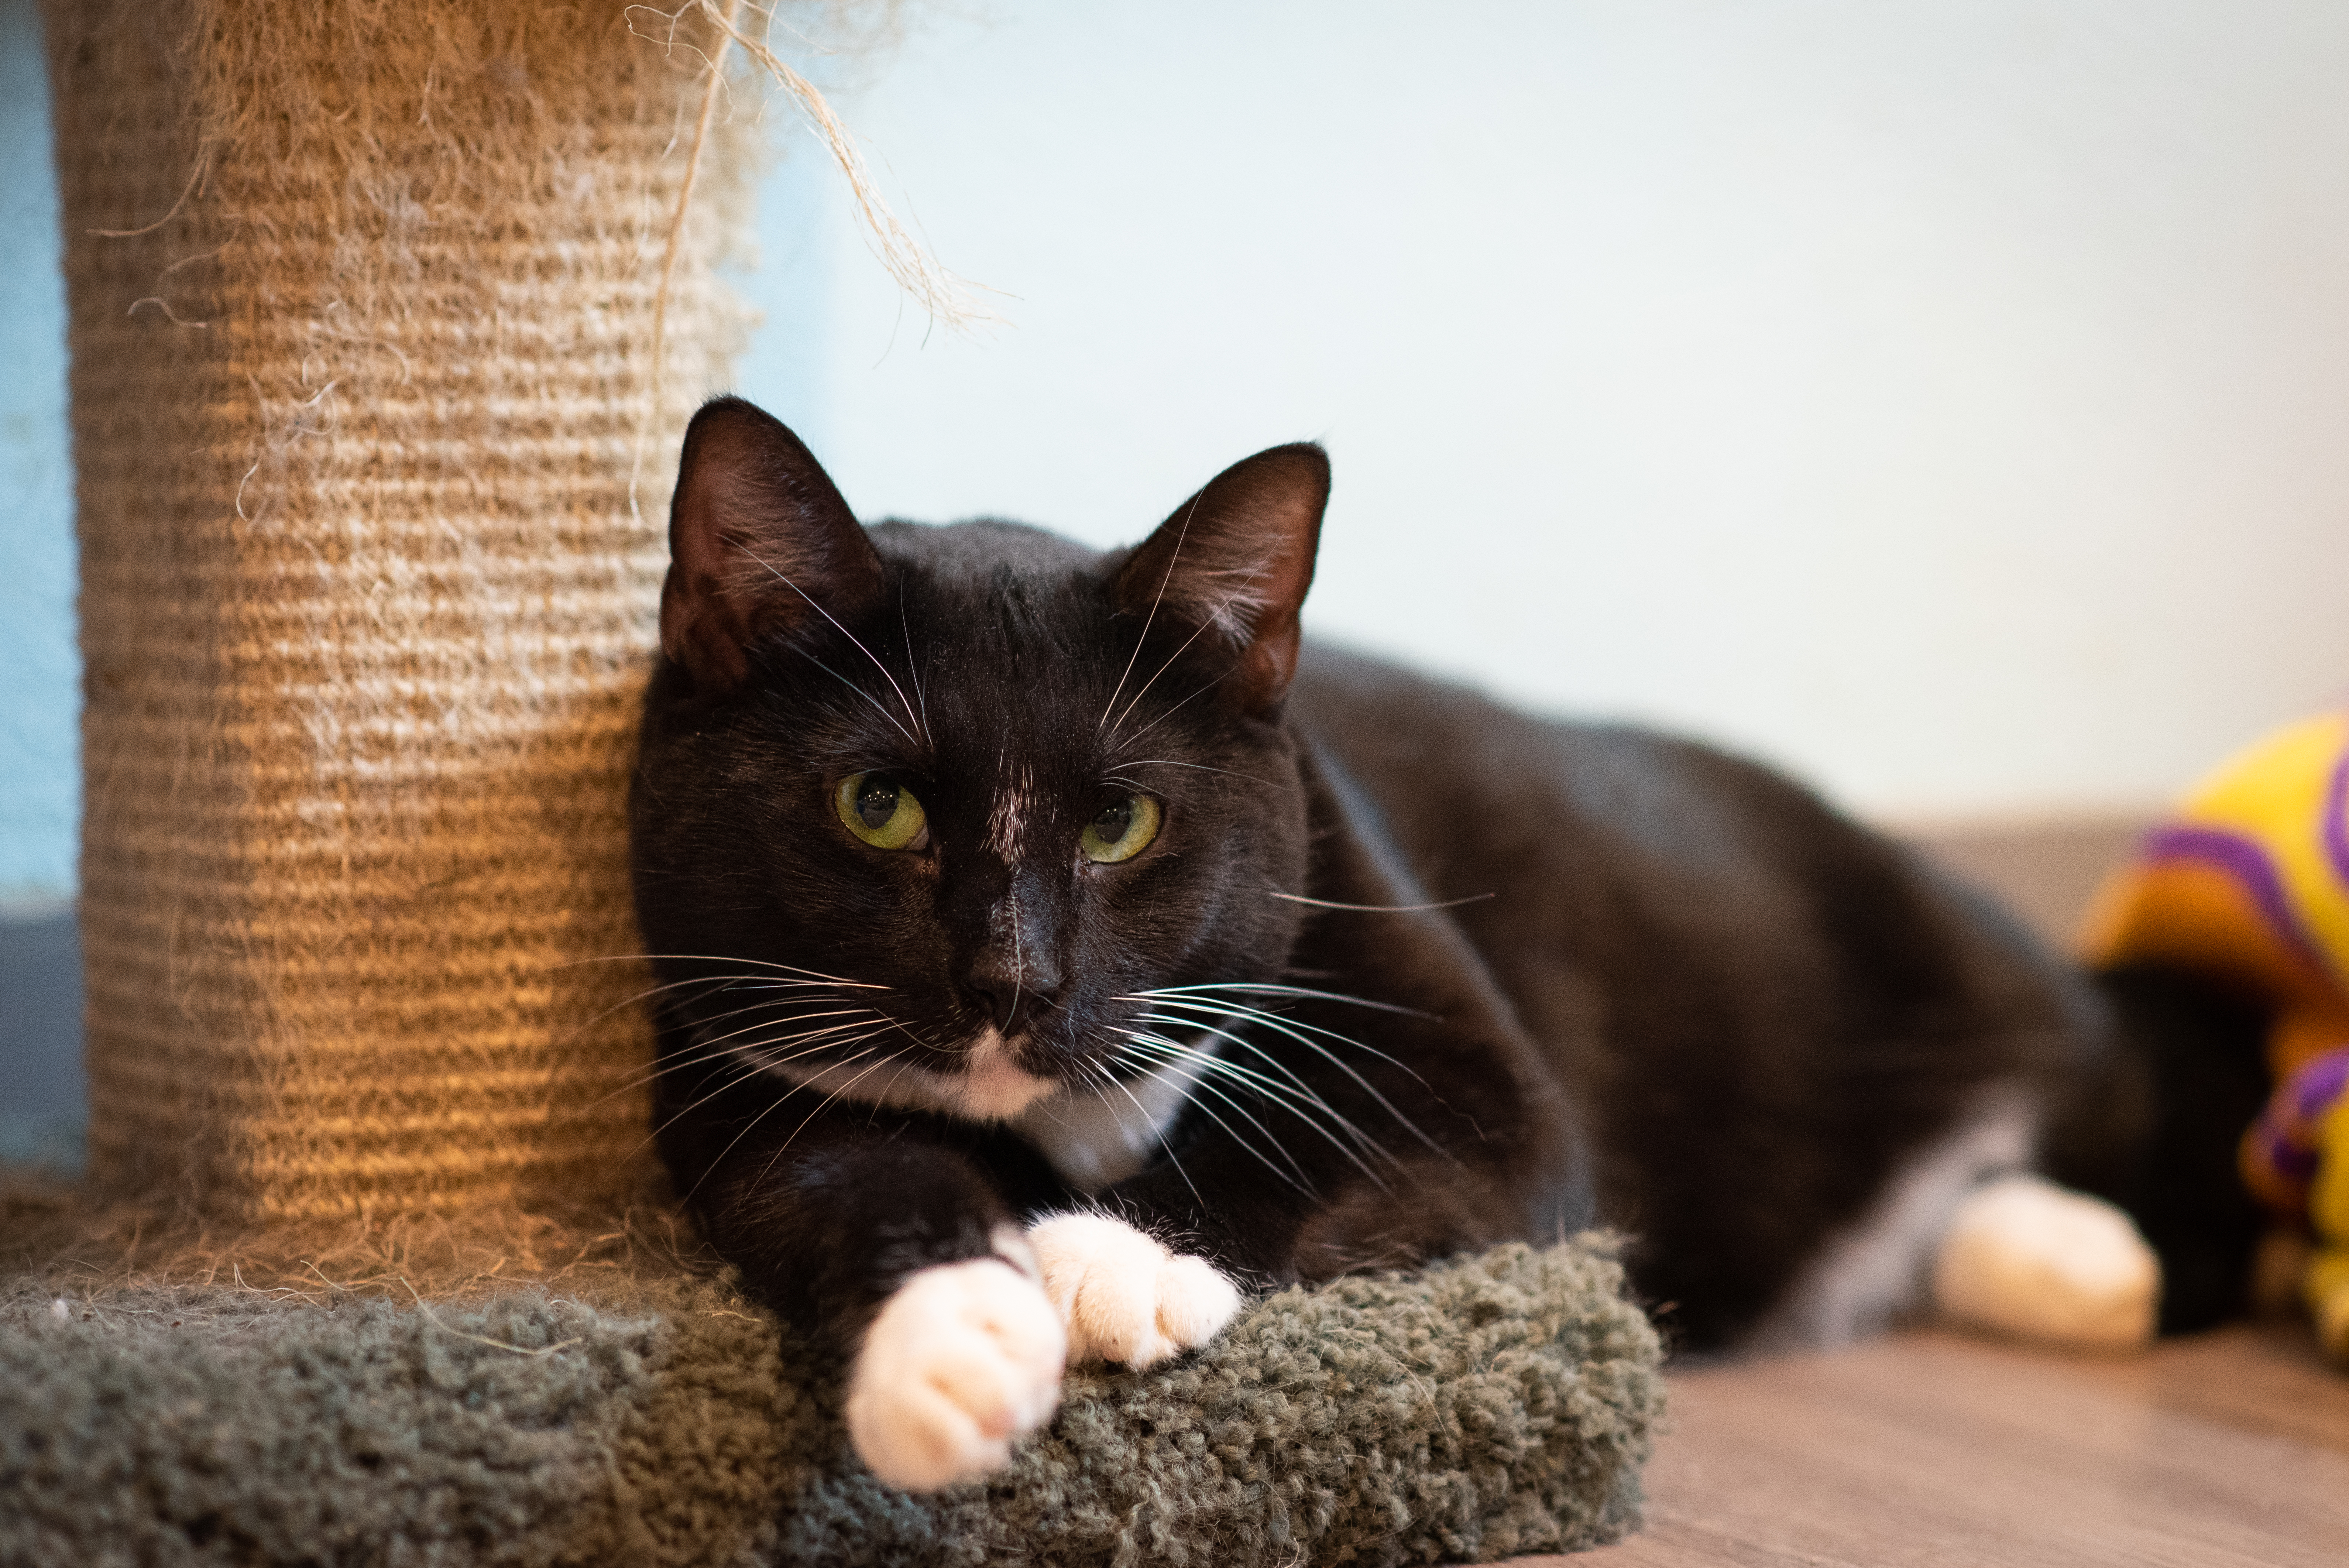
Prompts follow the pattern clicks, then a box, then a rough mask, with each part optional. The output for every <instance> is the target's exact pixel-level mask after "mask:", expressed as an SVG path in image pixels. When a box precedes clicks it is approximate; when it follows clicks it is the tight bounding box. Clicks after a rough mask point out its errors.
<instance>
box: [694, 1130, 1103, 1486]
mask: <svg viewBox="0 0 2349 1568" xmlns="http://www.w3.org/2000/svg"><path fill="white" fill-rule="evenodd" d="M702 1108H703V1110H704V1111H706V1112H707V1113H708V1119H705V1120H702V1121H700V1122H698V1123H697V1122H694V1121H692V1120H691V1119H690V1118H688V1119H684V1120H677V1119H674V1118H673V1121H672V1126H671V1127H670V1128H669V1129H668V1131H667V1135H666V1136H667V1137H668V1138H669V1139H670V1140H671V1141H672V1142H673V1143H675V1144H677V1145H678V1146H679V1147H677V1148H675V1149H673V1150H672V1151H671V1152H670V1163H671V1166H672V1168H675V1169H678V1170H679V1171H681V1172H683V1173H684V1175H683V1177H682V1179H683V1180H684V1181H685V1182H686V1183H687V1184H688V1187H689V1188H690V1190H691V1193H692V1197H693V1202H694V1208H695V1211H696V1216H697V1218H698V1220H699V1222H700V1223H701V1225H702V1227H703V1229H704V1231H705V1233H706V1234H707V1235H708V1236H709V1240H710V1241H711V1242H712V1243H713V1244H714V1245H715V1246H716V1247H717V1249H718V1251H719V1252H720V1253H721V1254H722V1255H723V1256H724V1257H725V1258H726V1259H727V1261H728V1262H731V1263H733V1264H734V1265H735V1266H736V1267H737V1268H739V1269H740V1271H741V1273H742V1281H743V1284H744V1285H745V1287H746V1288H747V1289H748V1290H749V1291H750V1293H751V1294H752V1295H753V1296H755V1297H757V1298H758V1299H759V1300H761V1301H762V1302H764V1303H766V1304H768V1305H769V1306H771V1307H773V1308H774V1309H775V1310H776V1311H777V1312H779V1313H780V1314H782V1316H783V1317H784V1318H785V1319H787V1320H788V1321H790V1322H792V1323H793V1324H796V1325H797V1326H798V1327H799V1328H800V1329H801V1330H802V1332H804V1333H807V1334H812V1335H813V1336H814V1337H816V1338H817V1339H819V1340H821V1341H829V1342H830V1343H831V1344H833V1345H835V1346H837V1347H838V1348H839V1350H840V1351H841V1353H842V1354H843V1357H844V1359H846V1361H847V1362H848V1365H849V1376H848V1380H847V1398H846V1404H845V1408H844V1410H843V1415H844V1417H845V1419H846V1423H847V1426H848V1431H849V1436H850V1438H851V1439H852V1441H853V1442H854V1445H855V1448H856V1452H857V1455H858V1457H859V1458H861V1459H864V1462H865V1464H866V1466H867V1467H868V1468H869V1469H871V1470H872V1471H873V1473H874V1475H876V1476H878V1477H880V1478H881V1479H882V1480H885V1481H887V1482H889V1483H890V1484H892V1485H895V1486H902V1487H905V1488H908V1489H912V1490H931V1489H934V1488H936V1487H941V1486H946V1485H948V1484H950V1483H952V1482H955V1481H957V1480H970V1479H972V1478H975V1477H978V1476H980V1475H984V1474H986V1473H987V1472H988V1471H989V1470H992V1469H998V1468H999V1467H1000V1466H1002V1465H1003V1464H1004V1463H1005V1461H1006V1460H1007V1459H1008V1458H1009V1448H1010V1444H1011V1442H1012V1440H1013V1439H1015V1438H1018V1437H1019V1435H1021V1434H1022V1433H1025V1432H1028V1431H1031V1430H1033V1429H1035V1428H1038V1427H1040V1426H1041V1425H1042V1424H1043V1423H1044V1422H1046V1421H1047V1420H1049V1419H1050V1417H1051V1415H1052V1412H1053V1411H1054V1409H1056V1408H1057V1407H1059V1404H1060V1397H1061V1372H1062V1369H1063V1366H1064V1365H1065V1360H1066V1354H1067V1337H1066V1333H1065V1331H1064V1330H1063V1328H1062V1326H1061V1314H1059V1312H1058V1311H1057V1310H1055V1308H1054V1307H1053V1305H1052V1303H1051V1302H1050V1299H1049V1298H1048V1297H1047V1296H1046V1295H1045V1293H1044V1287H1043V1278H1042V1274H1041V1272H1040V1270H1039V1268H1038V1266H1037V1262H1036V1258H1035V1254H1034V1252H1033V1251H1032V1250H1031V1249H1030V1247H1029V1245H1028V1243H1027V1241H1026V1240H1025V1239H1024V1238H1023V1236H1022V1235H1021V1233H1020V1229H1019V1223H1018V1221H1017V1220H1015V1219H1014V1217H1013V1216H1014V1213H1015V1209H1014V1206H1013V1204H1012V1203H1011V1202H1010V1201H1009V1200H1008V1199H1007V1194H1017V1195H1018V1196H1019V1197H1021V1198H1023V1199H1027V1202H1026V1203H1024V1204H1023V1205H1022V1206H1023V1207H1029V1206H1032V1204H1033V1202H1034V1200H1035V1198H1036V1197H1037V1196H1038V1195H1039V1189H1037V1188H1036V1185H1035V1183H1034V1182H1033V1181H1032V1180H1027V1179H1022V1176H1021V1173H1020V1171H1019V1167H1018V1165H1017V1162H1016V1160H1011V1161H1007V1160H1005V1159H1003V1158H997V1157H999V1156H1000V1155H1001V1154H1002V1152H1003V1151H1002V1150H1001V1149H1000V1148H999V1147H994V1144H993V1143H991V1142H990V1141H989V1140H988V1137H986V1135H984V1134H982V1133H980V1132H977V1131H974V1130H972V1129H968V1128H954V1127H947V1126H946V1125H944V1124H942V1123H939V1122H937V1121H936V1120H935V1119H934V1118H927V1117H908V1118H905V1119H904V1120H902V1121H897V1120H893V1119H891V1118H888V1117H886V1116H883V1117H879V1118H876V1117H875V1116H874V1113H873V1111H872V1110H871V1108H870V1107H860V1108H857V1109H855V1110H854V1111H849V1110H843V1109H838V1108H834V1109H832V1110H827V1111H825V1112H823V1113H820V1114H817V1115H814V1116H811V1117H809V1118H808V1120H807V1122H806V1123H805V1124H803V1125H802V1126H800V1127H796V1128H792V1127H784V1128H778V1129H775V1130H774V1131H773V1132H771V1133H770V1132H769V1130H768V1122H770V1121H781V1120H782V1118H780V1117H774V1118H767V1119H766V1120H761V1119H760V1117H759V1116H758V1114H757V1113H758V1112H760V1111H761V1110H763V1109H764V1108H765V1106H763V1105H762V1104H761V1101H760V1100H758V1099H757V1098H756V1097H755V1096H746V1097H743V1098H740V1100H739V1101H738V1102H730V1101H729V1099H728V1098H727V1097H726V1096H723V1095H720V1096H714V1097H713V1098H712V1099H711V1100H710V1101H709V1104H708V1105H707V1106H704V1107H702ZM738 1118H739V1120H738ZM996 1141H999V1140H996ZM709 1151H716V1152H715V1158H711V1155H710V1152H709Z"/></svg>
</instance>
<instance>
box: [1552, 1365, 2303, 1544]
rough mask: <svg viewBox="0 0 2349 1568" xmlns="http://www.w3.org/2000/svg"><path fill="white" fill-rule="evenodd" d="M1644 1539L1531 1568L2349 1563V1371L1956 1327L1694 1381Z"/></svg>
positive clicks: (1658, 1462) (1659, 1477)
mask: <svg viewBox="0 0 2349 1568" xmlns="http://www.w3.org/2000/svg"><path fill="white" fill-rule="evenodd" d="M1648 1475H1649V1484H1648V1491H1649V1500H1650V1501H1649V1524H1648V1528H1647V1530H1646V1531H1645V1532H1642V1533H1641V1534H1640V1535H1637V1536H1634V1537H1633V1538H1632V1539H1630V1541H1627V1542H1623V1543H1621V1544H1620V1545H1617V1546H1610V1547H1607V1548H1605V1549H1603V1550H1600V1551H1598V1552H1587V1553H1583V1554H1580V1555H1578V1556H1574V1557H1570V1558H1569V1557H1546V1558H1524V1559H1520V1560H1519V1563H1520V1564H1521V1565H1522V1568H1533V1565H1535V1564H1537V1563H1539V1564H1547V1565H1550V1568H1566V1565H1568V1564H1571V1565H1572V1568H1696V1565H1698V1564H1704V1565H1707V1568H1711V1565H1713V1564H1736V1565H1738V1568H1779V1565H1782V1564H1786V1565H1791V1564H1796V1563H1800V1564H1805V1565H1830V1564H1832V1565H1835V1568H1842V1565H1845V1564H1849V1565H1851V1568H1909V1565H1911V1564H1926V1563H1931V1564H1942V1563H1985V1564H1997V1565H2000V1568H2043V1565H2044V1568H2072V1565H2074V1564H2082V1565H2085V1564H2114V1565H2119V1564H2129V1565H2132V1568H2136V1565H2152V1568H2168V1565H2171V1564H2175V1565H2177V1568H2189V1565H2191V1568H2298V1565H2300V1564H2309V1565H2311V1568H2314V1565H2316V1564H2326V1565H2332V1568H2337V1565H2340V1564H2344V1563H2349V1376H2342V1375H2340V1374H2338V1373H2335V1372H2333V1371H2332V1370H2330V1369H2329V1368H2327V1367H2326V1366H2324V1365H2323V1363H2322V1362H2321V1361H2320V1360H2319V1358H2318V1356H2317V1354H2316V1350H2315V1345H2314V1342H2313V1339H2312V1338H2311V1337H2310V1336H2309V1334H2308V1333H2307V1331H2306V1330H2304V1329H2302V1328H2300V1327H2299V1326H2297V1325H2281V1324H2280V1325H2272V1326H2258V1327H2253V1326H2249V1325H2246V1326H2243V1327H2240V1328H2234V1329H2229V1330H2226V1331H2223V1332H2221V1333H2219V1334H2209V1335H2205V1336H2201V1337H2199V1338H2195V1339H2191V1340H2181V1341H2173V1342H2171V1343H2169V1344H2168V1345H2163V1346H2162V1347H2161V1348H2159V1349H2158V1350H2157V1351H2155V1352H2154V1353H2153V1354H2151V1355H2146V1356H2142V1357H2137V1358H2135V1359H2131V1360H2127V1361H2100V1360H2093V1359H2081V1358H2075V1357H2067V1356H2063V1355H2053V1354H2044V1353H2041V1352H2037V1351H2033V1350H2030V1349H2024V1348H2020V1347H2015V1346H2010V1345H1995V1344H1989V1343H1985V1342H1982V1341H1980V1340H1974V1339H1969V1338H1963V1337H1961V1336H1959V1335H1956V1334H1942V1333H1937V1332H1918V1333H1911V1334H1899V1335H1895V1336H1893V1337H1891V1338H1889V1339H1883V1340H1878V1341H1876V1342H1873V1343H1871V1344H1868V1345H1860V1346H1858V1347H1857V1348H1855V1349H1851V1350H1847V1351H1842V1352H1837V1353H1835V1354H1831V1355H1801V1356H1787V1357H1784V1358H1781V1359H1775V1360H1762V1361H1754V1362H1749V1363H1745V1364H1743V1365H1738V1366H1716V1367H1709V1368H1704V1369H1702V1370H1696V1371H1691V1372H1686V1373H1682V1374H1681V1375H1679V1376H1676V1377H1674V1378H1673V1379H1672V1407H1671V1417H1670V1430H1669V1432H1668V1434H1667V1435H1666V1436H1665V1438H1663V1440H1662V1441H1661V1444H1660V1445H1659V1447H1658V1449H1657V1452H1656V1457H1655V1459H1654V1461H1653V1463H1652V1464H1651V1466H1650V1469H1649V1472H1648Z"/></svg>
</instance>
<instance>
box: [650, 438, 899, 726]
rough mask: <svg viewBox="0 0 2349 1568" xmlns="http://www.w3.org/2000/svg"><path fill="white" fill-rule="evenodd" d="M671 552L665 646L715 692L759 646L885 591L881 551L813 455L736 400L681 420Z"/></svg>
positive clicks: (736, 677) (737, 678)
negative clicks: (686, 422) (682, 433)
mask: <svg viewBox="0 0 2349 1568" xmlns="http://www.w3.org/2000/svg"><path fill="white" fill-rule="evenodd" d="M668 557H669V565H668V579H667V582H665V583H663V584H662V586H661V609H660V633H661V651H662V652H664V653H666V654H667V655H668V657H669V658H670V659H673V660H675V661H676V662H677V663H678V664H680V665H683V666H684V667H685V669H686V670H687V672H688V673H689V674H690V675H691V676H692V677H693V681H694V684H695V685H696V686H697V687H699V688H701V689H703V690H705V691H712V692H719V691H729V690H731V689H732V688H734V687H736V686H739V685H740V684H741V682H742V680H743V679H744V677H746V676H747V675H749V674H750V649H752V648H754V647H755V646H757V645H758V644H759V643H761V642H763V641H767V640H769V639H776V638H784V637H789V636H792V634H794V633H796V632H799V631H801V630H803V629H808V628H812V627H815V626H820V625H822V624H823V622H824V620H825V618H827V617H828V618H831V619H832V620H834V621H838V622H841V623H843V624H844V623H846V622H848V621H850V620H852V619H854V618H856V617H858V616H861V615H863V614H864V612H865V611H866V610H868V609H870V608H871V607H873V605H874V602H875V601H876V600H878V599H879V597H881V594H882V591H883V583H882V570H881V556H880V555H879V553H878V552H876V551H875V550H874V548H873V541H872V540H871V539H870V538H868V537H867V536H866V535H865V533H864V529H863V528H862V527H861V526H859V525H858V524H857V521H856V516H855V514H854V513H852V512H850V511H849V509H848V503H847V502H845V501H843V500H842V499H841V496H840V492H839V490H838V489H837V488H835V487H834V486H833V483H832V479H831V476H830V475H828V474H826V473H825V472H823V465H822V464H821V463H819V462H816V460H815V454H814V453H812V452H809V451H808V449H807V447H806V445H805V444H804V443H802V441H801V440H800V438H799V437H797V436H795V435H793V434H792V432H791V431H789V430H788V429H786V428H784V425H783V423H782V421H780V420H778V419H776V418H775V417H774V416H773V415H772V414H770V413H768V412H767V411H766V410H763V409H761V408H759V407H757V406H756V405H754V404H751V403H748V402H745V401H743V400H741V399H740V398H718V399H714V400H711V401H709V402H708V403H705V404H704V405H702V409H701V411H700V412H699V413H698V414H696V415H694V416H693V422H692V423H691V424H690V425H688V426H687V427H686V431H685V451H684V454H683V455H682V456H681V457H679V458H678V470H677V496H676V499H675V500H674V501H672V502H671V503H670V504H669V514H668Z"/></svg>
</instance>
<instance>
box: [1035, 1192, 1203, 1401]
mask: <svg viewBox="0 0 2349 1568" xmlns="http://www.w3.org/2000/svg"><path fill="white" fill-rule="evenodd" d="M1028 1244H1029V1245H1030V1247H1032V1248H1033V1249H1034V1250H1035V1252H1036V1262H1037V1266H1038V1267H1039V1268H1040V1269H1041V1270H1042V1271H1043V1275H1044V1293H1045V1294H1046V1295H1047V1296H1049V1297H1050V1298H1051V1302H1052V1305H1053V1306H1055V1307H1056V1308H1058V1309H1059V1310H1060V1314H1061V1322H1062V1323H1064V1324H1066V1325H1067V1326H1068V1332H1069V1359H1070V1360H1071V1362H1079V1361H1121V1362H1123V1363H1124V1364H1125V1365H1126V1366H1151V1365H1153V1364H1154V1363H1156V1362H1160V1361H1164V1360H1166V1359H1167V1358H1168V1357H1170V1356H1174V1355H1181V1354H1182V1353H1183V1352H1184V1351H1185V1350H1190V1349H1194V1348H1195V1347H1197V1346H1199V1345H1205V1344H1206V1343H1207V1341H1209V1340H1211V1339H1213V1338H1215V1337H1216V1334H1219V1333H1221V1332H1222V1331H1223V1327H1224V1325H1225V1324H1227V1323H1229V1322H1231V1321H1232V1317H1233V1315H1234V1314H1237V1312H1238V1311H1239V1310H1240V1293H1239V1291H1238V1289H1237V1287H1236V1286H1235V1285H1234V1284H1233V1283H1232V1282H1231V1281H1229V1280H1227V1279H1226V1278H1225V1277H1224V1276H1223V1274H1222V1273H1221V1272H1218V1271H1217V1270H1216V1266H1215V1265H1214V1264H1213V1263H1210V1262H1207V1260H1206V1259H1205V1258H1194V1257H1187V1256H1185V1255H1182V1254H1179V1253H1176V1252H1173V1251H1168V1250H1167V1249H1166V1248H1165V1247H1164V1246H1162V1245H1161V1244H1160V1243H1158V1242H1157V1241H1153V1240H1152V1239H1151V1238H1150V1237H1148V1236H1146V1235H1144V1234H1143V1233H1142V1232H1141V1231H1137V1230H1135V1229H1134V1228H1133V1226H1131V1225H1128V1224H1127V1223H1125V1221H1123V1220H1112V1219H1111V1218H1110V1217H1109V1216H1108V1215H1106V1214H1055V1215H1051V1216H1050V1217H1049V1218H1047V1219H1044V1220H1038V1221H1037V1222H1036V1223H1035V1224H1034V1225H1031V1226H1030V1227H1029V1229H1028Z"/></svg>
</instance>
